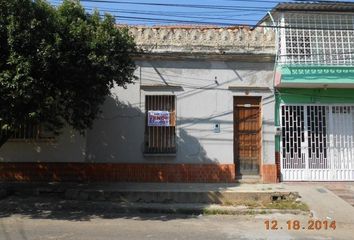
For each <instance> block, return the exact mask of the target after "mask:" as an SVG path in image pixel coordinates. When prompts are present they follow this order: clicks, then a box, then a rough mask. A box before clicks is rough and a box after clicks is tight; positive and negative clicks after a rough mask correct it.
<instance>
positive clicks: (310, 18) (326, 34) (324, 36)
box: [278, 13, 354, 66]
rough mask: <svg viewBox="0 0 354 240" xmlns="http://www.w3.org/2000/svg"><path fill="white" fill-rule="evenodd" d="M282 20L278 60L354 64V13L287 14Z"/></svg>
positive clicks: (286, 62)
mask: <svg viewBox="0 0 354 240" xmlns="http://www.w3.org/2000/svg"><path fill="white" fill-rule="evenodd" d="M280 20H281V21H280V23H279V24H280V25H281V26H282V27H284V28H282V29H281V30H280V31H279V33H280V34H279V37H280V38H279V44H280V47H279V59H278V63H280V64H306V65H349V66H351V65H353V64H354V15H353V14H329V13H313V14H309V13H306V14H301V13H286V14H284V16H283V17H282V18H281V19H280Z"/></svg>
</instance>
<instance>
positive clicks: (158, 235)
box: [0, 212, 354, 240]
mask: <svg viewBox="0 0 354 240" xmlns="http://www.w3.org/2000/svg"><path fill="white" fill-rule="evenodd" d="M70 214H75V212H62V214H61V215H60V217H58V216H59V215H55V216H57V217H52V216H53V215H51V213H50V212H47V215H46V213H45V212H43V213H42V215H41V216H38V215H31V214H27V215H22V214H15V215H10V216H6V217H1V218H0V239H1V240H32V239H33V240H44V239H46V240H47V239H51V240H64V239H65V240H100V239H111V240H113V239H114V240H117V239H122V240H123V239H124V240H128V239H154V240H166V239H168V240H174V239H176V240H177V239H195V240H199V239H200V240H209V239H210V240H216V239H353V237H352V236H353V235H354V229H353V226H352V225H350V224H345V223H340V224H337V226H336V229H335V230H333V229H328V230H308V229H305V230H303V229H302V227H301V228H300V229H299V230H286V228H287V224H286V221H288V220H299V221H300V224H301V226H305V225H307V221H308V219H309V217H308V216H303V215H301V216H300V215H298V216H296V215H290V214H289V215H288V214H286V215H284V214H276V215H254V216H221V215H219V216H215V215H214V216H181V215H165V216H164V215H151V214H149V215H129V214H121V215H114V217H106V218H103V217H101V216H100V217H99V216H94V215H90V216H86V217H83V215H81V217H80V218H76V219H75V218H72V217H71V216H70ZM46 216H47V217H46ZM268 219H270V220H277V221H278V226H277V227H278V230H266V225H265V223H264V221H266V220H268ZM281 228H283V229H281Z"/></svg>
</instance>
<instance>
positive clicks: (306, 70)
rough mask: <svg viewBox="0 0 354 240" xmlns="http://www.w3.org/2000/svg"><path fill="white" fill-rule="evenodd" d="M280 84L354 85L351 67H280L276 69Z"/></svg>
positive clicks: (353, 68)
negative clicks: (279, 74)
mask: <svg viewBox="0 0 354 240" xmlns="http://www.w3.org/2000/svg"><path fill="white" fill-rule="evenodd" d="M278 71H279V72H280V73H281V82H282V83H302V84H306V83H312V84H321V85H323V84H333V83H334V84H338V83H339V84H341V83H343V84H345V83H347V84H348V83H354V67H353V66H312V65H306V66H304V65H292V66H286V65H282V66H279V67H278Z"/></svg>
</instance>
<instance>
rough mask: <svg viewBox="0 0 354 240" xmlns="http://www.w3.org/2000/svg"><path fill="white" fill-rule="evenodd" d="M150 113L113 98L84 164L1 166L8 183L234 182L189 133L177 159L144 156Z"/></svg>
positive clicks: (180, 141) (182, 134)
mask: <svg viewBox="0 0 354 240" xmlns="http://www.w3.org/2000/svg"><path fill="white" fill-rule="evenodd" d="M144 130H145V113H143V112H142V111H141V110H140V109H139V108H138V107H137V106H134V105H127V104H125V103H122V102H120V101H119V100H118V99H114V98H112V97H109V98H108V99H107V101H106V103H105V104H104V106H103V109H102V114H101V116H100V117H99V119H98V120H97V121H96V122H95V124H94V126H93V128H92V130H89V131H88V132H87V144H86V154H85V155H86V159H85V162H77V163H70V162H61V163H59V162H56V163H49V162H37V163H34V162H32V163H2V164H0V169H1V170H2V171H0V180H3V181H23V182H27V181H44V182H46V181H55V182H63V181H71V182H110V181H112V182H114V181H125V182H233V181H234V179H235V175H234V166H233V164H224V165H218V161H217V160H212V159H211V158H209V157H208V156H207V152H206V151H205V149H204V148H203V147H202V145H201V144H200V142H199V140H198V139H197V138H196V137H194V136H191V135H189V134H188V132H187V131H186V130H185V129H179V134H178V133H177V139H176V142H177V149H178V150H177V154H176V156H173V157H156V156H155V157H148V156H144V154H143V151H144Z"/></svg>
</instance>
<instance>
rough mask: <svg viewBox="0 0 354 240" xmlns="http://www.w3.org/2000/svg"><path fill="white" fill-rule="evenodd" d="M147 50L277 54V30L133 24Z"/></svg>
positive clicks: (135, 34)
mask: <svg viewBox="0 0 354 240" xmlns="http://www.w3.org/2000/svg"><path fill="white" fill-rule="evenodd" d="M129 32H130V34H131V35H132V36H133V37H134V39H135V42H136V44H137V46H138V47H139V48H141V49H142V50H143V51H144V53H151V54H159V55H162V54H166V53H179V54H180V55H184V54H190V55H191V54H194V55H198V54H212V55H215V54H216V55H243V54H246V55H270V56H272V55H275V33H274V31H272V30H267V31H266V30H265V29H264V28H262V27H258V28H256V29H253V30H251V29H249V28H243V27H230V28H219V27H197V26H194V27H193V26H192V27H183V26H181V27H129Z"/></svg>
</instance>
